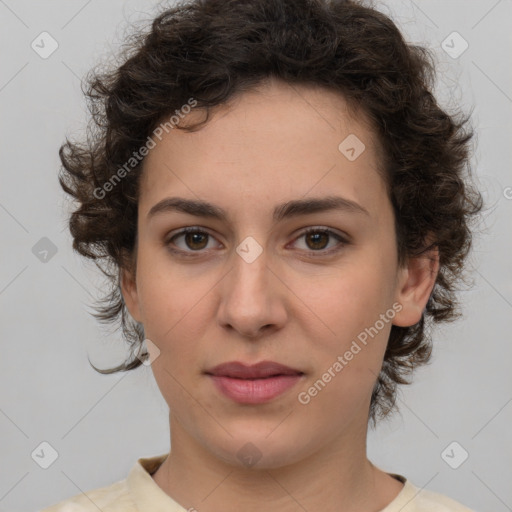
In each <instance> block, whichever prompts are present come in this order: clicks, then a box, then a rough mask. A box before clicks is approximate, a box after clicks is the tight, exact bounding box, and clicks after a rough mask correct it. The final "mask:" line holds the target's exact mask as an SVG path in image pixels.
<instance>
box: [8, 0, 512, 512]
mask: <svg viewBox="0 0 512 512" xmlns="http://www.w3.org/2000/svg"><path fill="white" fill-rule="evenodd" d="M156 5H157V4H156V3H155V2H147V1H146V2H144V1H142V0H138V1H135V0H129V1H124V2H123V1H121V0H115V1H109V2H100V1H99V0H89V1H84V0H80V1H75V0H73V1H70V0H52V1H46V2H40V1H35V0H32V1H28V0H0V40H1V47H0V48H1V49H0V58H1V62H0V109H1V116H0V129H1V133H0V155H1V173H2V181H1V184H2V185H1V188H0V221H1V229H2V246H1V254H2V261H1V263H2V264H1V266H0V314H1V322H0V326H1V343H2V345H1V347H2V349H1V357H0V509H1V510H10V511H34V510H38V509H40V508H43V507H45V506H48V505H50V504H52V503H55V502H57V501H60V500H62V499H64V498H67V497H70V496H73V495H75V494H78V493H80V492H82V491H87V490H91V489H94V488H97V487H101V486H104V485H107V484H109V483H112V482H114V481H115V480H118V479H121V478H124V477H125V476H126V475H127V472H128V470H129V468H130V467H131V466H132V464H133V463H134V462H135V460H136V459H137V458H139V457H142V456H152V455H156V454H160V453H165V452H166V451H167V449H168V442H169V440H168V418H167V405H166V404H165V402H164V401H163V399H162V398H161V396H160V393H159V391H158V388H157V386H156V383H155V381H154V379H153V376H152V373H151V370H150V368H149V367H141V368H139V369H138V370H137V371H135V372H130V373H128V374H117V375H111V376H102V375H100V374H98V373H96V372H95V371H94V370H93V369H92V368H91V367H90V366H89V363H88V361H87V355H88V354H89V356H90V358H91V360H92V361H93V362H94V363H95V364H96V365H97V366H100V367H106V366H107V365H113V364H115V363H117V362H119V361H120V360H121V359H123V358H124V356H125V355H126V352H125V349H124V346H123V344H122V343H121V341H120V335H119V333H116V332H112V331H111V330H108V329H107V328H106V327H104V326H101V325H99V324H98V323H96V321H95V319H94V318H93V317H92V316H90V314H89V312H90V311H91V309H90V307H89V305H90V304H91V303H92V300H93V298H94V297H96V296H98V292H97V289H96V286H101V284H102V283H103V281H102V280H101V276H100V275H99V272H98V271H96V270H95V267H94V266H93V265H92V264H90V263H88V262H85V261H83V260H82V259H81V258H80V257H79V256H78V255H75V254H74V253H73V251H72V249H71V238H70V235H69V234H68V232H67V230H66V209H67V208H68V206H69V204H68V202H67V199H65V196H64V193H63V192H62V191H61V189H60V186H59V184H58V182H57V173H58V169H59V160H58V156H57V151H58V148H59V146H60V144H61V143H62V142H63V140H64V137H65V135H80V133H82V131H83V126H84V120H85V119H86V117H85V116H86V111H85V103H84V100H83V98H82V95H81V91H80V77H82V76H83V75H84V73H85V72H86V71H88V70H89V69H90V68H91V67H92V66H93V65H94V64H96V63H97V62H98V59H100V58H104V57H106V56H107V55H108V54H109V53H110V52H115V51H116V49H117V48H118V45H119V42H120V41H121V40H122V38H123V34H124V33H125V31H126V30H128V32H129V31H130V29H129V24H130V23H140V20H149V19H151V16H152V15H154V14H155V12H156V11H155V9H156ZM376 5H377V6H378V7H379V8H380V9H381V10H383V11H384V12H386V13H388V14H390V15H391V16H392V17H393V18H394V19H395V21H396V22H397V23H398V25H399V26H400V27H401V28H402V30H403V31H404V33H405V34H406V38H407V39H408V40H409V41H414V42H418V43H420V44H425V45H427V46H429V47H430V48H432V49H433V50H434V52H435V54H436V56H437V59H438V62H439V68H438V69H439V83H438V90H437V93H438V95H439V97H440V98H441V100H442V101H443V102H445V104H447V105H448V102H449V101H450V98H451V101H454V102H459V103H461V104H462V106H463V107H464V108H465V109H466V110H468V109H470V108H474V113H473V122H474V124H475V126H476V128H477V131H478V135H477V140H476V147H475V154H474V157H473V160H474V164H475V167H476V169H477V172H478V177H479V183H480V186H481V187H482V190H483V192H484V196H485V199H486V201H487V204H488V211H487V214H486V217H485V222H484V230H483V232H482V234H481V235H480V236H478V238H477V240H476V246H475V251H474V253H473V257H472V260H471V263H472V264H473V265H474V267H475V271H474V278H475V285H474V288H473V289H472V290H471V291H465V292H463V293H462V294H461V295H462V299H463V304H464V317H463V319H461V320H459V321H458V322H457V323H454V324H451V325H447V326H445V327H444V328H442V329H441V330H442V332H441V331H439V330H438V331H436V333H435V346H434V357H433V363H432V364H431V365H429V366H427V367H425V368H423V369H421V370H420V371H418V372H417V373H416V375H415V379H414V383H413V385H411V386H409V387H404V388H403V389H402V391H401V393H400V395H399V404H400V408H401V413H400V414H397V415H396V416H395V417H394V418H393V419H392V420H391V421H389V422H387V423H385V424H382V425H380V426H379V427H378V428H377V430H376V431H370V432H369V439H368V452H369V457H370V459H371V460H372V461H373V462H374V463H375V464H377V465H378V466H380V467H382V468H383V469H385V470H387V471H390V472H395V473H400V474H403V475H405V476H406V477H407V478H409V479H410V480H411V481H412V482H413V483H414V484H416V485H418V486H420V487H425V488H428V489H431V490H434V491H437V492H441V493H443V494H447V495H449V496H451V497H453V498H454V499H456V500H458V501H462V502H463V503H465V504H466V505H468V506H470V507H472V508H474V509H477V510H479V511H482V512H483V511H487V510H493V511H496V512H504V511H507V510H512V487H511V485H510V483H511V482H512V434H511V432H512V429H511V428H510V425H511V423H512V403H511V402H512V377H511V371H510V362H511V356H512V343H511V341H512V339H511V336H510V324H511V322H510V320H511V318H512V315H511V313H512V271H511V264H510V253H511V249H512V237H511V236H510V232H511V230H510V225H511V220H512V188H510V187H512V173H511V170H510V162H511V161H512V159H511V147H512V144H511V131H512V130H511V112H512V87H511V85H512V76H511V74H512V73H511V67H510V50H511V40H512V32H511V31H510V20H511V19H512V1H510V0H498V1H495V0H486V1H483V0H482V1H475V0H473V1H450V2H446V1H433V0H426V1H421V2H420V1H419V0H418V1H417V2H416V3H413V2H410V1H405V0H404V1H388V2H383V3H380V2H379V3H377V4H376ZM127 27H128V28H127ZM43 31H47V32H49V33H50V34H51V36H52V37H53V38H54V39H55V40H56V41H57V42H58V45H59V47H58V49H57V50H56V51H55V52H54V53H53V54H52V55H50V56H49V57H48V58H46V59H43V58H41V56H40V55H39V54H38V53H36V52H35V51H34V50H33V49H32V48H31V43H32V41H33V40H36V42H37V41H38V40H39V41H40V39H37V38H38V36H39V34H40V33H41V32H43ZM454 31H456V32H458V33H459V34H460V35H461V36H462V37H463V38H464V40H466V41H467V43H468V44H469V47H468V49H467V50H466V51H465V52H464V53H462V55H460V56H458V57H457V58H452V57H450V56H449V55H448V54H447V53H446V52H445V51H444V50H443V49H442V47H441V44H442V42H443V40H445V39H446V38H447V36H449V35H450V34H452V32H454ZM447 41H448V43H449V44H450V45H451V46H453V47H454V51H457V50H460V49H461V48H462V46H461V44H462V41H461V40H458V39H455V40H454V39H453V36H452V39H448V40H447ZM451 41H453V42H451ZM47 43H48V44H45V48H46V49H48V48H50V46H49V42H48V40H47ZM39 44H40V45H41V43H39ZM43 237H46V238H48V239H49V240H50V241H51V243H52V244H54V246H55V249H56V251H57V252H56V253H55V254H54V255H52V253H51V252H50V253H49V254H48V256H47V261H41V260H40V259H39V258H38V257H36V255H35V254H34V252H36V253H37V250H36V249H37V248H38V247H39V246H38V245H36V244H38V243H39V244H43V245H44V244H46V245H48V241H47V240H44V241H42V242H40V240H41V239H42V238H43ZM34 246H36V249H33V248H34ZM44 441H46V442H48V443H49V444H50V445H51V446H52V447H53V448H54V449H55V450H56V451H57V452H58V458H57V460H56V461H55V462H54V463H53V464H52V465H51V466H50V467H49V468H48V469H42V468H41V467H40V466H39V465H38V464H36V462H35V461H34V460H33V458H32V457H31V454H32V453H33V452H34V450H35V449H36V448H37V447H39V446H40V443H42V442H44ZM453 441H456V442H457V443H459V445H460V446H461V447H462V448H459V447H456V448H455V450H454V451H453V452H451V451H450V450H448V453H449V454H450V455H452V457H451V459H452V460H455V461H457V459H458V460H459V461H460V460H461V459H460V457H461V454H462V453H463V452H462V451H461V450H462V449H464V450H466V451H467V452H468V454H469V457H468V459H467V460H466V461H465V462H464V463H463V464H461V465H460V466H459V467H458V468H457V469H452V467H450V466H449V465H448V464H447V463H446V462H445V460H444V459H443V457H442V453H443V452H444V450H445V448H446V447H447V446H448V445H449V444H450V443H452V442H453ZM46 453H48V451H47V452H46ZM445 458H446V456H445ZM452 464H454V463H453V462H452Z"/></svg>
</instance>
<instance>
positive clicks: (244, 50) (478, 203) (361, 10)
mask: <svg viewBox="0 0 512 512" xmlns="http://www.w3.org/2000/svg"><path fill="white" fill-rule="evenodd" d="M122 59H123V61H122V64H121V65H120V66H118V67H116V68H115V69H113V70H112V69H111V70H107V71H101V72H100V71H92V72H91V73H90V75H89V76H88V78H87V80H86V84H87V87H86V88H84V94H85V95H86V97H87V99H88V106H89V110H90V113H91V122H90V124H89V127H88V134H87V140H86V141H81V142H76V143H73V142H70V141H69V139H66V142H65V143H64V144H63V145H62V147H61V148H60V152H59V155H60V158H61V162H62V165H63V168H62V170H61V174H60V175H59V182H60V184H61V186H62V188H63V189H64V191H65V192H66V193H68V194H70V195H71V196H72V197H73V198H74V199H75V200H76V201H77V202H78V208H77V209H76V210H75V211H73V212H72V214H71V215H70V219H69V229H70V232H71V234H72V237H73V249H74V250H76V251H77V252H78V253H80V254H81V255H83V256H85V257H86V258H91V259H92V260H94V262H95V263H96V265H97V266H98V267H99V268H100V269H101V270H102V272H103V273H104V274H105V275H106V276H107V277H108V282H109V283H110V285H111V288H110V291H109V292H108V294H107V295H106V296H105V297H104V298H103V299H101V300H99V301H98V305H96V306H95V309H96V311H97V313H93V314H94V316H96V317H97V318H98V319H99V320H100V321H102V322H105V323H116V322H119V324H120V326H121V327H122V333H123V337H124V338H125V340H126V341H127V342H128V344H129V345H130V346H131V348H132V350H133V349H135V350H137V349H140V348H141V347H142V343H143V340H144V329H143V326H142V325H141V324H139V323H137V322H135V321H134V320H133V319H132V318H131V316H130V315H129V313H128V311H127V309H126V306H125V303H124V300H123V296H122V294H121V288H120V277H121V269H122V268H127V269H131V270H132V272H133V273H135V268H136V239H137V233H136V230H137V200H138V194H139V180H138V178H139V176H140V172H137V171H138V170H139V171H140V164H139V165H138V166H136V167H135V168H134V170H133V172H131V173H129V174H128V175H126V177H124V178H123V179H122V180H121V181H120V183H119V184H118V185H117V186H116V187H114V188H113V189H112V190H111V191H110V192H109V193H108V194H106V195H104V197H101V198H100V197H97V196H98V194H95V193H94V191H95V190H96V189H97V188H98V187H102V186H103V185H104V184H105V183H106V182H107V181H108V180H109V179H111V177H112V176H113V175H114V174H115V173H116V171H117V170H118V169H119V168H121V167H122V166H123V164H125V163H126V162H127V160H128V159H129V158H130V157H131V156H132V154H133V151H134V150H137V149H138V148H140V147H141V146H143V145H144V143H145V142H146V140H147V137H148V136H149V135H151V134H152V133H153V130H154V129H155V128H156V127H157V126H158V124H159V123H160V122H161V120H162V119H163V118H164V117H165V116H168V115H169V114H172V113H173V112H174V111H175V110H176V109H179V108H180V107H181V106H182V105H184V104H186V103H187V100H188V99H189V98H190V97H193V98H194V99H195V100H196V101H197V102H198V107H199V108H201V107H202V108H204V109H205V111H206V113H207V116H206V119H205V120H204V121H203V122H202V123H199V124H198V125H195V126H191V127H189V128H181V127H180V126H179V125H178V126H177V128H178V129H190V130H193V129H198V128H199V127H200V126H201V125H202V124H203V123H205V122H207V120H208V113H209V111H210V109H211V108H213V107H215V106H219V105H222V104H224V103H226V102H227V101H228V100H229V99H230V98H232V97H233V96H234V95H236V94H241V93H243V92H244V91H249V90H251V89H252V88H254V87H255V86H257V85H258V84H259V83H261V82H262V81H263V80H265V79H267V78H270V77H275V78H278V79H281V80H284V81H285V82H287V83H290V84H306V85H307V84H310V85H317V86H318V85H320V86H323V87H326V88H329V89H330V90H334V91H337V92H339V93H340V94H342V95H343V96H344V97H345V99H346V100H347V101H348V103H349V105H352V106H354V107H357V108H359V109H362V111H363V112H364V113H365V114H366V115H367V117H368V119H370V120H371V122H372V123H373V124H374V127H375V128H374V129H375V131H376V132H377V134H378V137H379V140H380V142H381V143H382V147H383V148H384V151H385V155H384V165H383V167H384V168H385V178H386V182H387V186H388V193H389V197H390V200H391V203H392V206H393V209H394V214H395V226H396V234H397V249H398V259H399V263H400V264H404V263H405V262H406V261H407V260H408V258H410V257H412V256H417V255H420V254H422V253H423V252H424V251H426V250H428V249H430V248H432V247H437V248H438V250H439V256H440V270H439V274H438V276H437V280H436V283H435V285H434V288H433V290H432V293H431V296H430V298H429V300H428V303H427V306H426V308H425V311H424V312H423V315H422V318H421V321H420V322H418V323H417V324H416V325H413V326H411V327H399V326H395V325H393V326H392V329H391V333H390V337H389V341H388V345H387V349H386V352H385V355H384V361H383V365H382V369H381V372H380V374H379V376H378V378H377V380H376V384H375V387H374V389H373V392H372V396H371V406H370V416H369V418H370V419H371V420H372V421H373V424H374V425H375V424H376V417H377V416H379V417H380V418H385V417H386V416H388V415H389V413H390V412H391V411H392V410H393V409H394V408H395V407H396V391H397V385H398V384H410V382H409V381H408V380H407V378H406V377H407V375H409V374H410V373H412V371H413V370H414V369H415V368H416V367H418V366H420V365H423V364H427V363H428V362H429V360H430V356H431V351H432V343H431V337H430V334H429V332H430V327H431V325H429V323H428V320H430V321H431V322H441V321H449V320H453V319H455V318H457V317H459V316H460V312H459V304H458V301H457V297H456V295H455V291H456V286H457V284H458V283H459V281H464V276H463V269H464V265H463V264H464V261H465V259H466V257H467V255H468V253H469V250H470V246H471V245H472V232H471V230H470V221H471V220H472V216H474V215H476V214H477V213H479V212H480V210H481V209H482V205H483V204H482V203H483V200H482V196H481V194H480V193H479V192H478V190H477V189H476V188H475V187H473V186H472V185H471V184H470V182H469V178H470V171H471V169H470V165H469V141H470V139H471V138H472V137H473V131H472V129H471V128H470V127H469V128H468V120H469V115H468V116H464V115H462V114H460V112H457V113H454V114H452V115H449V114H447V113H446V112H445V111H444V110H442V109H441V108H440V107H439V106H438V104H437V102H436V99H435V98H434V96H433V94H432V93H431V90H432V87H433V85H434V79H435V69H434V60H433V58H432V56H431V53H430V52H429V50H427V49H426V48H424V47H421V46H415V45H412V44H407V43H406V42H405V41H404V39H403V37H402V35H401V33H400V31H399V30H398V28H397V27H396V26H395V24H394V23H393V22H392V21H391V20H390V19H389V18H388V17H387V16H385V15H384V14H382V13H381V12H379V11H376V10H374V9H373V8H371V7H366V6H363V5H362V4H361V3H358V2H356V1H351V0H346V1H344V0H332V1H329V0H196V1H191V2H186V3H181V4H178V5H175V6H174V7H172V8H170V9H167V10H165V11H163V12H162V13H161V14H159V15H158V16H157V17H156V18H155V19H154V20H153V21H152V25H151V28H150V30H148V31H146V32H144V31H142V32H136V33H135V34H132V36H131V39H129V40H128V42H127V44H126V47H125V51H124V52H123V54H122ZM466 174H467V176H466ZM427 241H428V242H430V243H429V244H428V243H427ZM100 262H103V263H105V268H103V267H102V265H101V264H100ZM426 321H427V322H426ZM141 364H142V363H141V360H140V359H139V358H138V357H134V358H133V359H132V360H131V361H130V360H127V361H126V362H124V363H122V364H120V365H119V366H116V367H115V368H112V369H108V370H99V369H97V368H96V367H94V368H95V369H96V370H97V371H99V372H101V373H113V372H117V371H127V370H131V369H134V368H137V367H138V366H140V365H141Z"/></svg>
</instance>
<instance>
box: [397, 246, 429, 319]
mask: <svg viewBox="0 0 512 512" xmlns="http://www.w3.org/2000/svg"><path fill="white" fill-rule="evenodd" d="M399 272H400V275H399V279H398V280H397V290H396V301H397V302H399V303H400V304H401V305H402V309H401V310H400V312H398V313H397V314H396V315H395V318H394V319H393V324H394V325H397V326H399V327H410V326H412V325H415V324H417V323H418V322H419V321H420V320H421V315H422V314H423V311H424V310H425V307H426V305H427V302H428V299H429V298H430V294H431V293H432V290H433V288H434V285H435V282H436V279H437V275H438V272H439V250H438V248H437V247H433V248H432V249H430V250H429V251H427V252H426V253H424V254H422V255H421V256H418V257H414V258H410V260H409V262H408V263H407V266H406V267H404V268H401V269H400V271H399Z"/></svg>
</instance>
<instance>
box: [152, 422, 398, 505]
mask: <svg viewBox="0 0 512 512" xmlns="http://www.w3.org/2000/svg"><path fill="white" fill-rule="evenodd" d="M170 423H171V446H172V449H171V453H170V455H169V457H167V459H165V461H164V462H163V464H162V465H161V466H160V468H159V469H158V470H157V471H156V473H155V474H154V475H153V479H154V480H155V482H156V483H157V484H158V485H159V487H160V488H161V489H162V490H163V491H164V492H165V493H166V494H168V495H169V496H171V497H172V498H173V499H174V500H175V501H176V502H178V503H179V504H180V505H182V506H183V507H185V508H186V509H189V510H194V509H195V510H198V511H200V512H219V511H221V510H222V511H223V512H231V511H233V512H234V511H235V510H236V511H239V510H240V509H242V510H245V511H247V512H253V511H254V512H256V511H258V512H259V511H260V510H261V509H264V510H266V511H268V512H273V511H276V512H277V511H279V512H292V511H294V512H295V511H298V510H300V511H304V510H320V509H321V510H323V512H331V511H332V512H335V511H336V512H355V511H358V512H362V511H366V510H367V511H375V510H382V509H383V508H385V507H386V505H388V504H389V503H390V502H391V501H392V500H393V499H394V498H395V497H396V495H397V494H398V493H399V492H400V490H401V489H402V487H403V484H402V483H400V482H399V481H398V480H395V479H394V478H393V477H391V476H390V475H388V474H387V473H384V472H382V471H380V470H379V469H378V468H376V467H375V466H374V465H373V464H372V463H371V462H370V461H369V460H368V459H367V457H366V431H364V430H363V434H362V435H361V434H360V435H359V436H358V437H357V438H356V439H354V436H353V434H352V433H351V435H350V436H346V437H345V440H348V439H350V442H348V441H347V442H345V441H344V439H343V437H340V439H339V440H337V442H336V443H334V444H333V443H330V444H329V445H326V446H325V447H324V449H321V450H319V451H317V452H315V453H314V454H313V455H310V456H309V457H307V458H305V459H302V460H300V462H297V463H294V464H288V465H284V466H280V467H275V468H268V469H258V468H257V467H252V468H245V467H239V466H233V465H231V464H228V463H225V462H223V461H222V460H221V459H220V458H219V457H216V456H215V455H213V454H212V453H211V452H210V451H208V450H206V449H205V448H204V446H202V445H201V444H199V443H198V442H197V441H196V440H195V439H194V438H192V437H191V436H190V435H189V434H188V433H187V432H186V431H185V430H184V429H183V428H182V426H181V424H180V423H179V422H178V421H173V420H172V418H171V421H170Z"/></svg>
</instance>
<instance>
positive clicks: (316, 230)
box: [165, 227, 349, 258]
mask: <svg viewBox="0 0 512 512" xmlns="http://www.w3.org/2000/svg"><path fill="white" fill-rule="evenodd" d="M188 233H201V234H205V235H207V236H209V237H212V238H214V237H213V235H211V234H210V233H208V232H207V231H205V230H204V229H202V228H200V227H189V228H184V229H182V230H180V231H178V232H177V233H175V234H174V235H173V236H172V237H170V238H169V239H168V240H167V241H166V242H165V245H166V246H167V248H168V249H169V251H171V252H172V253H175V254H179V255H181V256H184V257H187V258H193V257H195V255H196V254H201V253H204V252H205V250H204V249H201V250H197V251H192V250H191V251H184V250H183V249H174V248H172V247H171V243H172V242H173V240H175V239H176V238H178V237H180V236H183V235H187V234H188ZM311 233H326V234H328V235H329V237H334V238H336V239H337V240H338V241H339V242H340V244H338V246H336V247H334V248H332V249H328V250H325V249H319V250H317V251H315V250H309V251H307V252H309V253H310V255H309V256H311V257H313V258H317V257H325V256H330V255H331V254H334V253H337V252H338V251H340V250H341V249H342V248H343V247H344V246H346V245H348V244H349V242H348V241H347V240H346V239H345V238H343V237H342V236H341V235H339V234H338V233H336V232H334V231H332V230H331V229H328V228H322V227H313V228H307V229H306V230H304V231H303V232H302V233H300V234H299V235H298V236H297V238H295V240H298V239H299V238H301V237H303V236H306V235H309V234H311ZM295 240H294V241H295ZM315 253H316V254H315Z"/></svg>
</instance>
